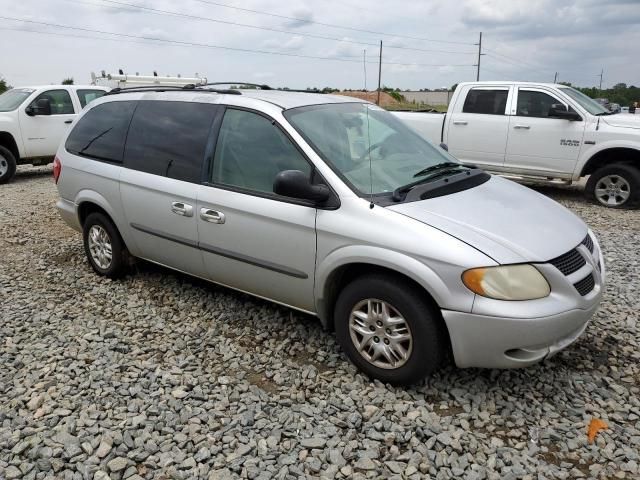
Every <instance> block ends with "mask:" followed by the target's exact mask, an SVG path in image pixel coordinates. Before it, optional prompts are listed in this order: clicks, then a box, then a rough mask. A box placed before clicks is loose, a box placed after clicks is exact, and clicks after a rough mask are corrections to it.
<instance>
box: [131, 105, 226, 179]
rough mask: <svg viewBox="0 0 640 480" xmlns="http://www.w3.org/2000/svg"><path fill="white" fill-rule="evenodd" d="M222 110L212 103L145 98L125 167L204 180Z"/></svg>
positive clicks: (135, 120) (138, 111)
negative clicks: (213, 128) (209, 143)
mask: <svg viewBox="0 0 640 480" xmlns="http://www.w3.org/2000/svg"><path fill="white" fill-rule="evenodd" d="M217 109H218V106H217V105H213V104H211V103H196V102H167V101H141V102H139V104H138V108H137V109H136V112H135V114H134V115H133V120H132V121H131V127H130V128H129V134H128V136H127V147H126V150H125V155H124V166H125V167H127V168H131V169H133V170H139V171H141V172H146V173H152V174H154V175H160V176H163V177H169V178H174V179H176V180H182V181H185V182H193V183H201V181H202V165H203V163H204V157H205V151H206V148H207V140H208V138H209V134H210V132H211V124H212V123H213V118H214V116H215V113H216V111H217Z"/></svg>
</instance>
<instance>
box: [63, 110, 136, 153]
mask: <svg viewBox="0 0 640 480" xmlns="http://www.w3.org/2000/svg"><path fill="white" fill-rule="evenodd" d="M136 103H137V102H128V101H121V102H109V103H103V104H102V105H98V106H96V107H94V108H92V109H91V110H89V111H88V112H87V113H86V115H84V116H83V117H82V118H81V119H80V121H79V122H78V123H77V124H76V125H75V127H74V128H73V130H72V131H71V133H70V134H69V138H67V142H66V143H65V148H66V149H67V151H68V152H71V153H74V154H76V155H80V156H83V157H89V158H94V159H96V160H106V161H109V162H122V153H123V152H124V142H125V138H126V136H127V129H128V128H129V123H130V122H131V116H132V115H133V111H134V110H135V108H136Z"/></svg>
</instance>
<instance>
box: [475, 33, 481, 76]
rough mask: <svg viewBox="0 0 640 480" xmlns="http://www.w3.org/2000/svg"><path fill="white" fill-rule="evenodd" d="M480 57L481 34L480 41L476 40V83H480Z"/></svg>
mask: <svg viewBox="0 0 640 480" xmlns="http://www.w3.org/2000/svg"><path fill="white" fill-rule="evenodd" d="M481 56H482V32H480V40H478V65H477V67H478V70H477V71H476V82H479V81H480V57H481Z"/></svg>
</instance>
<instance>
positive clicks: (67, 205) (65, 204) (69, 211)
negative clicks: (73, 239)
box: [56, 198, 82, 232]
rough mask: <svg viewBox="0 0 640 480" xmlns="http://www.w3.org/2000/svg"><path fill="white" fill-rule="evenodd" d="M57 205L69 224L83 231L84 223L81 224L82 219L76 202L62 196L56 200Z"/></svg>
mask: <svg viewBox="0 0 640 480" xmlns="http://www.w3.org/2000/svg"><path fill="white" fill-rule="evenodd" d="M56 207H57V208H58V212H59V213H60V216H61V217H62V219H63V220H64V221H65V223H66V224H67V225H69V226H70V227H71V228H73V229H74V230H77V231H79V232H82V225H80V219H79V218H78V206H77V205H76V204H75V203H73V202H70V201H69V200H65V199H64V198H61V199H60V200H58V201H57V202H56Z"/></svg>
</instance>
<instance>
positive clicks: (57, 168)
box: [53, 157, 62, 185]
mask: <svg viewBox="0 0 640 480" xmlns="http://www.w3.org/2000/svg"><path fill="white" fill-rule="evenodd" d="M61 173H62V163H60V159H59V158H58V157H56V158H55V159H54V160H53V180H54V181H55V182H56V185H57V184H58V179H59V178H60V174H61Z"/></svg>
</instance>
